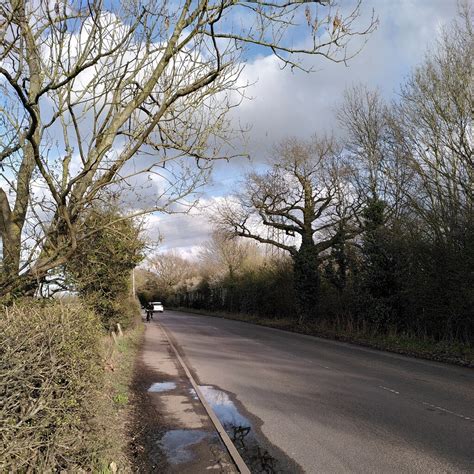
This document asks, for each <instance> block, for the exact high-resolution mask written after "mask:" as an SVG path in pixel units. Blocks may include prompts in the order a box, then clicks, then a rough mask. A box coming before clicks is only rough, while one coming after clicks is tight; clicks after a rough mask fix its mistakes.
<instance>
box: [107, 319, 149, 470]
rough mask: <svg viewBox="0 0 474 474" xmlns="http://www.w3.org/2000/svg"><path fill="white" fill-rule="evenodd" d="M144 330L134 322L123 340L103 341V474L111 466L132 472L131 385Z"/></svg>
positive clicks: (108, 338)
mask: <svg viewBox="0 0 474 474" xmlns="http://www.w3.org/2000/svg"><path fill="white" fill-rule="evenodd" d="M143 328H144V327H143V324H142V323H141V321H137V322H136V324H134V325H133V326H132V327H130V328H129V329H128V330H127V331H125V332H124V335H123V337H120V336H118V337H117V339H116V341H117V342H115V341H114V339H113V338H112V337H110V336H106V337H104V338H103V340H102V342H103V347H104V350H105V354H106V358H105V364H104V381H103V386H102V388H101V390H100V394H101V403H100V406H101V410H100V413H98V418H99V423H100V425H101V427H102V436H103V437H104V438H105V439H106V440H107V444H106V449H105V450H104V451H103V453H102V456H101V457H102V459H101V466H102V469H103V472H104V473H107V472H113V468H114V466H116V467H117V469H118V470H119V471H120V472H131V471H132V466H131V465H130V461H129V458H128V449H129V443H130V439H129V426H128V424H129V421H130V416H131V413H130V411H131V405H130V398H131V381H132V378H133V369H134V366H135V360H136V356H137V353H138V350H139V347H140V344H141V340H142V335H143ZM111 465H112V466H111ZM111 467H112V469H111Z"/></svg>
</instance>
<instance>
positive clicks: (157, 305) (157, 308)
mask: <svg viewBox="0 0 474 474" xmlns="http://www.w3.org/2000/svg"><path fill="white" fill-rule="evenodd" d="M150 304H151V305H152V307H153V309H152V311H153V313H162V312H163V311H164V310H165V309H164V308H163V304H162V303H161V302H160V301H153V302H152V303H150Z"/></svg>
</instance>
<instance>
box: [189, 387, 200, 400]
mask: <svg viewBox="0 0 474 474" xmlns="http://www.w3.org/2000/svg"><path fill="white" fill-rule="evenodd" d="M189 394H190V395H191V397H192V399H193V400H199V397H198V396H197V393H196V390H194V388H190V389H189Z"/></svg>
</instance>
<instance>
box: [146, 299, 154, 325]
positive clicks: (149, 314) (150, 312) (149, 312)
mask: <svg viewBox="0 0 474 474" xmlns="http://www.w3.org/2000/svg"><path fill="white" fill-rule="evenodd" d="M145 311H146V320H147V322H149V321H150V319H153V305H152V304H151V303H147V305H146V306H145Z"/></svg>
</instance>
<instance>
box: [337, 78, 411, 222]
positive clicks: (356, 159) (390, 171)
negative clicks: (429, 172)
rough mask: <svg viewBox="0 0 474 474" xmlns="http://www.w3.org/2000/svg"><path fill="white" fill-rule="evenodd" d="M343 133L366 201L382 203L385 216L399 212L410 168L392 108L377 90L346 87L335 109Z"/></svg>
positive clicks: (359, 190) (356, 180)
mask: <svg viewBox="0 0 474 474" xmlns="http://www.w3.org/2000/svg"><path fill="white" fill-rule="evenodd" d="M337 116H338V119H339V123H340V124H341V125H342V127H343V129H345V131H346V133H347V136H346V138H345V142H344V153H345V155H346V157H347V159H348V160H350V162H351V166H352V167H353V169H354V183H356V186H357V188H358V193H359V194H360V196H363V197H364V198H365V201H366V204H367V205H371V204H373V205H377V203H378V202H379V203H383V205H384V207H385V212H384V214H385V217H386V218H388V217H389V216H400V215H401V214H402V213H403V212H404V206H405V205H406V193H407V190H408V188H409V187H410V185H411V184H412V175H413V172H412V171H411V170H410V169H409V167H408V166H407V160H406V153H405V149H404V147H401V146H400V140H399V136H398V132H397V130H396V127H394V118H393V112H392V110H391V108H390V106H389V105H387V104H386V103H385V102H384V100H383V99H382V98H381V97H380V94H379V92H378V91H377V90H370V89H368V88H367V87H366V86H363V85H357V86H353V87H351V88H349V89H347V90H346V91H345V93H344V102H343V103H342V105H341V106H340V107H339V109H338V113H337Z"/></svg>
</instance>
